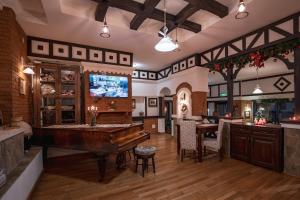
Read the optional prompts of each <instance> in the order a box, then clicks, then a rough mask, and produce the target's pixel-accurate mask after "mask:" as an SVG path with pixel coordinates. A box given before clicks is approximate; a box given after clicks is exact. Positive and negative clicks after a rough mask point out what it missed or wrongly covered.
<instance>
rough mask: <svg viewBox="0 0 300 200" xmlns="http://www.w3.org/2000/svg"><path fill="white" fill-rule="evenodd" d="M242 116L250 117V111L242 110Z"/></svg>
mask: <svg viewBox="0 0 300 200" xmlns="http://www.w3.org/2000/svg"><path fill="white" fill-rule="evenodd" d="M244 117H245V118H246V119H250V111H244Z"/></svg>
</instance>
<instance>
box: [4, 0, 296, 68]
mask: <svg viewBox="0 0 300 200" xmlns="http://www.w3.org/2000/svg"><path fill="white" fill-rule="evenodd" d="M2 1H3V2H4V4H5V5H8V6H10V7H12V8H13V9H14V10H15V12H16V14H17V20H18V22H19V23H20V24H21V26H22V28H23V29H24V31H25V32H26V34H27V35H32V36H37V37H43V38H49V39H54V40H62V41H67V42H73V43H80V44H86V45H91V46H98V47H103V48H110V49H116V50H122V51H128V52H133V54H134V63H136V67H137V68H139V69H147V70H159V69H162V68H164V67H166V66H168V65H170V64H171V63H173V62H175V61H177V60H179V59H182V58H184V57H187V56H189V55H191V54H194V53H200V52H202V51H204V50H207V49H209V48H211V47H214V46H216V45H218V44H221V43H224V42H226V41H229V40H231V39H234V38H236V37H238V36H240V35H242V34H245V33H247V32H250V31H253V30H255V29H257V28H259V27H262V26H264V25H266V24H269V23H271V22H274V21H276V20H279V19H281V18H283V17H285V16H288V15H290V14H293V13H296V12H297V11H299V10H300V3H299V0H284V1H282V0H263V1H262V0H249V1H246V3H247V9H248V11H249V12H250V16H249V17H248V18H246V19H244V20H235V19H234V14H235V12H236V8H237V4H238V1H239V0H218V1H219V2H221V3H223V4H225V5H227V6H228V7H229V11H230V14H229V15H228V16H226V17H225V18H223V19H219V18H218V17H216V16H214V15H212V14H210V13H208V12H206V11H200V12H199V11H198V12H197V13H195V14H194V15H193V16H191V17H190V18H189V20H191V21H194V22H197V23H200V24H202V25H203V31H201V32H200V33H198V34H195V33H191V32H188V31H185V30H181V29H180V30H179V41H184V42H182V43H181V51H179V52H171V53H159V52H157V51H155V50H154V45H155V44H156V43H157V42H158V41H159V38H158V36H157V31H158V30H159V29H160V28H161V26H162V23H161V22H157V21H154V20H149V19H148V20H146V21H145V22H144V23H143V24H142V26H141V27H140V29H139V30H138V31H133V30H130V29H129V23H130V21H131V19H132V17H133V16H134V15H133V14H132V13H129V12H126V11H122V10H119V9H116V8H109V11H108V15H107V20H108V23H109V24H110V27H111V38H110V39H103V38H101V37H99V30H100V27H101V25H102V23H101V22H97V21H95V20H94V13H95V9H96V3H95V2H93V1H90V0H26V1H24V0H2ZM136 1H139V2H144V0H136ZM25 2H26V3H25ZM184 6H185V1H184V0H167V10H168V12H169V13H172V14H174V15H175V14H177V13H178V12H179V11H180V9H182V8H183V7H184ZM157 8H158V9H162V8H163V5H162V2H160V3H159V4H158V5H157Z"/></svg>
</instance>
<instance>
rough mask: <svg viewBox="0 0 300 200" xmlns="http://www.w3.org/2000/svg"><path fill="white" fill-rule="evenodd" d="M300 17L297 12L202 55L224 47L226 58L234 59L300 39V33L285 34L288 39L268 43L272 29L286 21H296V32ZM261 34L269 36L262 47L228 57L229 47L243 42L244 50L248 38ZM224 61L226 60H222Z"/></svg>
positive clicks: (299, 13) (294, 23)
mask: <svg viewBox="0 0 300 200" xmlns="http://www.w3.org/2000/svg"><path fill="white" fill-rule="evenodd" d="M299 16H300V12H297V13H295V14H293V15H290V16H288V17H285V18H283V19H281V20H278V21H276V22H273V23H271V24H268V25H266V26H263V27H261V28H259V29H257V30H255V31H251V32H249V33H247V34H244V35H242V36H240V37H238V38H235V39H233V40H230V41H228V42H225V43H223V44H220V45H218V46H216V47H213V48H211V49H208V50H206V51H204V52H202V53H201V54H200V55H201V56H203V55H205V54H207V53H210V52H213V51H215V50H217V49H219V48H223V47H224V48H225V54H226V55H225V57H226V59H229V58H234V57H236V56H239V55H243V54H247V53H251V52H254V51H257V50H260V49H264V48H267V47H271V46H273V45H276V44H279V43H282V42H285V41H289V40H293V39H295V38H298V37H299V33H296V34H289V35H288V36H287V34H285V35H286V36H287V37H285V38H282V39H279V40H276V41H273V42H269V41H268V40H269V30H271V28H273V27H275V26H277V25H279V24H282V23H284V22H286V21H289V20H293V21H294V22H293V25H294V30H295V28H297V26H299V24H298V25H296V21H298V20H299V19H298V18H299ZM275 30H277V29H276V28H275ZM261 32H265V36H266V35H267V39H265V44H263V45H260V46H257V47H254V48H248V49H247V50H246V49H245V50H244V51H241V52H238V53H236V54H233V55H230V56H228V46H229V45H231V44H234V43H235V42H238V41H242V43H243V48H244V47H245V46H246V45H245V44H246V43H245V42H246V38H247V37H249V36H251V35H254V34H257V33H261ZM222 59H224V58H222ZM222 59H219V60H215V61H221V60H222ZM211 62H213V61H208V63H206V64H203V63H201V65H202V66H206V65H207V64H209V63H211Z"/></svg>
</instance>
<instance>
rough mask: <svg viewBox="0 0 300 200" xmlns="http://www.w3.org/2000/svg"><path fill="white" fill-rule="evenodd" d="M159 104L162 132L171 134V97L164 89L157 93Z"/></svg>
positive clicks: (169, 91) (165, 88)
mask: <svg viewBox="0 0 300 200" xmlns="http://www.w3.org/2000/svg"><path fill="white" fill-rule="evenodd" d="M159 96H160V103H161V111H160V113H161V115H162V117H163V118H161V119H160V120H163V121H161V124H164V130H165V131H164V132H165V133H168V134H171V132H172V114H173V97H172V96H171V90H170V89H169V88H167V87H164V88H162V89H161V90H160V92H159Z"/></svg>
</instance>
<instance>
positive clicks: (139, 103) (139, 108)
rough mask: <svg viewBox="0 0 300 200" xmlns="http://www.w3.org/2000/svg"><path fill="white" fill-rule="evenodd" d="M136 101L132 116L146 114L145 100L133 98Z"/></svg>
mask: <svg viewBox="0 0 300 200" xmlns="http://www.w3.org/2000/svg"><path fill="white" fill-rule="evenodd" d="M133 99H135V109H133V112H132V116H134V117H138V116H140V112H144V114H145V98H144V97H133Z"/></svg>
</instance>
